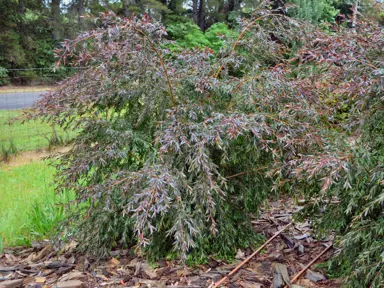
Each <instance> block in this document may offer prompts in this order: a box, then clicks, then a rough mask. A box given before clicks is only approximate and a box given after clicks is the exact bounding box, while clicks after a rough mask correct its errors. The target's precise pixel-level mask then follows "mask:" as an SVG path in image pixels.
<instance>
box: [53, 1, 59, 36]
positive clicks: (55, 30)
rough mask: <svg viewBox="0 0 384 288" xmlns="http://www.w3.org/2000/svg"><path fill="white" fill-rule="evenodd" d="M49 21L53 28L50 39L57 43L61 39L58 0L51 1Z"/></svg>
mask: <svg viewBox="0 0 384 288" xmlns="http://www.w3.org/2000/svg"><path fill="white" fill-rule="evenodd" d="M51 20H52V28H53V33H52V37H53V39H54V40H55V41H59V40H60V39H61V29H60V28H61V27H60V23H61V21H60V0H52V2H51Z"/></svg>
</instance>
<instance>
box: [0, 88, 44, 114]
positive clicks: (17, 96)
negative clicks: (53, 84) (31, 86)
mask: <svg viewBox="0 0 384 288" xmlns="http://www.w3.org/2000/svg"><path fill="white" fill-rule="evenodd" d="M44 93H45V92H10V93H0V110H10V109H21V108H27V107H31V106H32V104H33V103H34V102H35V101H36V100H37V99H39V98H40V96H41V94H44Z"/></svg>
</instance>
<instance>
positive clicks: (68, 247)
mask: <svg viewBox="0 0 384 288" xmlns="http://www.w3.org/2000/svg"><path fill="white" fill-rule="evenodd" d="M299 209H301V207H300V206H297V205H296V204H294V203H293V201H291V200H279V201H274V202H269V203H268V208H267V207H263V209H262V211H263V212H262V214H261V216H260V217H259V218H258V219H255V220H254V221H253V224H254V227H255V230H256V231H257V232H259V233H262V234H264V235H265V238H266V239H269V238H270V237H272V236H273V235H274V234H275V233H276V232H277V231H279V230H280V229H282V228H283V227H284V226H285V225H287V224H289V223H290V222H291V221H292V215H293V213H294V212H296V211H297V210H299ZM332 240H333V239H332V236H330V237H328V238H325V239H315V238H314V236H313V235H312V227H311V224H310V223H309V222H304V223H296V222H295V223H294V224H293V225H291V226H290V227H289V228H287V229H286V230H285V231H284V232H283V233H281V234H280V235H279V236H278V237H276V238H275V239H274V240H273V241H272V242H270V243H269V244H268V245H267V246H266V248H265V249H264V250H263V251H262V252H261V253H259V254H257V255H256V256H254V257H253V258H252V259H251V260H250V261H249V262H248V263H247V264H245V265H244V266H242V267H241V268H240V269H239V270H238V271H237V272H236V273H235V274H234V275H233V276H232V277H230V278H229V280H226V281H225V282H224V284H223V285H221V286H220V287H229V288H237V287H239V288H240V287H242V288H251V287H254V288H263V287H273V288H283V287H293V288H299V287H305V288H306V287H308V288H316V287H335V288H336V287H341V284H342V283H341V281H340V280H338V279H337V280H330V279H328V277H327V275H326V274H325V272H324V271H321V270H318V269H316V264H319V263H321V262H324V261H327V260H328V259H329V258H331V257H332V255H333V254H334V253H335V251H334V249H333V248H331V249H329V250H328V251H327V252H326V253H325V254H324V255H322V256H321V257H320V258H319V260H318V261H317V262H316V263H315V264H314V265H312V266H311V267H310V268H309V269H308V270H306V271H305V272H304V273H303V274H302V275H301V276H300V277H299V279H298V280H297V281H296V282H295V283H294V285H291V284H290V279H292V278H293V277H294V276H295V275H296V274H297V273H298V272H299V271H301V270H302V269H303V268H304V267H305V266H306V265H307V264H308V263H310V262H311V261H312V260H313V259H314V258H315V257H316V256H318V255H319V254H320V253H321V252H322V251H323V250H324V249H325V248H326V247H328V246H329V245H332ZM76 246H77V244H76V243H75V242H71V243H68V244H65V245H64V246H63V247H60V248H58V247H56V246H54V245H52V244H51V243H49V242H39V243H34V245H33V247H32V248H26V247H13V248H8V249H5V250H4V252H3V254H0V288H16V287H35V288H38V287H39V288H48V287H57V288H66V287H74V288H76V287H150V288H152V287H159V288H165V287H174V288H184V287H190V288H201V287H212V286H213V285H214V283H216V282H218V281H219V280H220V279H222V278H223V277H225V276H226V275H228V273H230V272H231V271H232V270H233V269H234V268H236V267H237V266H238V265H239V263H240V262H241V261H243V260H244V259H245V258H246V257H248V256H249V255H251V254H252V252H253V251H255V250H256V249H257V248H258V247H252V248H248V249H245V250H244V251H242V250H238V251H237V254H236V261H235V263H225V262H224V261H219V260H215V259H211V260H210V262H209V263H208V264H207V265H200V266H198V267H186V266H184V265H183V264H182V263H181V262H180V261H166V260H162V261H159V262H158V263H157V266H156V267H154V266H153V265H150V264H148V263H147V262H146V261H145V260H144V259H141V258H138V257H135V256H134V255H132V253H130V251H128V250H117V251H113V252H112V255H111V257H109V258H108V259H104V260H102V261H98V262H96V261H93V260H92V259H90V258H88V257H87V256H86V255H81V254H78V253H76V252H75V249H76Z"/></svg>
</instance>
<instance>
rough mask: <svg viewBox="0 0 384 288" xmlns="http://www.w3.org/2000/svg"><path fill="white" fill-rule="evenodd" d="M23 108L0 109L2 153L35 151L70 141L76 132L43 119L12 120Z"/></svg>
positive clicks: (0, 144) (0, 148) (0, 143)
mask: <svg viewBox="0 0 384 288" xmlns="http://www.w3.org/2000/svg"><path fill="white" fill-rule="evenodd" d="M21 113H22V111H21V110H0V153H1V154H3V157H2V155H0V160H1V158H6V157H4V156H6V155H4V154H7V153H8V154H15V153H17V152H21V151H33V150H38V149H43V148H49V147H51V146H53V145H63V144H65V143H68V142H69V141H70V139H72V138H73V137H74V136H75V132H71V133H67V132H64V131H63V130H62V129H61V128H59V127H52V126H51V125H50V124H47V123H42V122H41V121H29V122H26V123H24V124H21V122H20V121H16V122H14V121H12V119H15V118H17V117H19V116H20V115H21Z"/></svg>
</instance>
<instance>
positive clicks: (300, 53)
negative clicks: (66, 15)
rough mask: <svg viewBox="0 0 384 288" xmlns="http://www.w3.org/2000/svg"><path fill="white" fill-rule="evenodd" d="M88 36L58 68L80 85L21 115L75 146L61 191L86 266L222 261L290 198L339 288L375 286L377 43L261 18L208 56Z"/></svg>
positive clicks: (141, 31)
mask: <svg viewBox="0 0 384 288" xmlns="http://www.w3.org/2000/svg"><path fill="white" fill-rule="evenodd" d="M98 21H100V22H101V25H100V27H101V28H98V29H95V30H91V31H89V32H87V33H84V34H81V35H79V37H78V38H76V39H75V40H72V41H67V42H65V44H64V46H63V47H65V48H64V50H62V51H57V52H58V57H59V64H60V63H71V64H72V65H75V66H76V65H80V66H83V67H86V69H85V70H83V71H80V72H79V73H78V74H76V75H75V76H74V77H72V78H70V79H68V80H66V81H64V82H63V83H62V84H61V86H60V88H59V89H58V90H57V91H55V92H52V93H51V94H48V95H45V97H44V98H43V99H42V100H41V101H40V102H39V103H38V104H37V105H35V112H34V115H32V116H34V117H43V118H45V119H46V120H48V121H51V122H54V123H56V124H59V125H61V126H63V127H66V128H67V129H72V128H76V129H80V130H81V132H80V133H79V134H78V137H77V138H76V139H75V143H74V146H73V148H72V149H71V151H69V152H68V153H67V154H66V155H64V156H63V157H62V159H61V164H60V166H59V167H58V175H57V185H58V191H60V190H66V189H70V190H74V191H75V192H76V195H77V198H76V202H77V203H79V204H81V205H79V207H80V208H79V210H78V213H77V214H76V215H75V218H74V220H75V222H74V223H75V225H76V227H77V229H76V237H78V239H80V240H81V243H82V248H83V249H84V250H85V251H88V252H91V253H96V254H98V255H104V254H106V253H108V251H109V250H110V249H111V247H113V246H114V245H127V246H128V245H136V247H137V248H138V250H139V251H141V252H142V253H145V254H147V255H152V256H155V257H159V256H165V255H167V254H169V253H170V252H171V251H173V252H175V253H176V254H178V255H180V256H182V257H183V258H184V259H185V258H188V257H192V258H193V259H195V260H198V261H202V260H204V259H206V257H207V256H208V255H212V254H214V255H216V256H221V257H228V256H229V255H233V253H234V252H235V250H236V247H245V246H250V245H252V244H254V243H255V241H257V240H258V237H257V235H254V233H252V228H251V225H250V222H251V221H250V219H251V217H252V215H257V212H258V207H259V205H260V204H261V203H262V202H263V201H264V200H266V199H267V198H268V197H269V196H270V195H271V194H272V193H294V194H296V195H298V194H300V195H304V196H305V197H307V198H308V202H309V203H310V204H309V205H308V207H307V208H306V210H305V212H308V213H306V214H305V212H303V213H304V215H305V216H314V218H313V219H314V222H315V223H316V225H317V227H318V228H319V231H320V232H321V231H323V232H325V231H327V233H329V232H330V231H329V230H330V229H332V230H334V231H335V232H336V233H337V236H338V239H339V242H338V245H339V246H340V248H341V252H340V254H339V255H338V258H336V260H335V261H334V262H333V265H336V266H337V265H339V267H341V268H343V269H344V270H343V271H344V273H345V274H346V275H348V276H350V277H349V280H348V281H349V282H348V284H349V285H350V286H352V287H358V286H361V285H363V286H367V285H368V286H369V285H371V286H372V287H379V286H380V283H381V282H382V281H383V260H382V259H383V256H382V253H383V250H382V247H383V232H384V229H383V221H382V220H383V190H384V189H383V184H384V180H383V176H384V172H383V137H382V135H383V127H384V121H383V74H384V73H383V71H384V70H383V69H384V67H383V65H384V61H383V50H382V47H384V45H383V44H384V43H383V41H384V40H383V39H384V38H383V31H382V30H381V29H380V28H379V27H376V26H375V25H372V24H367V23H359V25H358V26H357V28H356V29H355V30H349V29H344V28H342V29H340V31H339V32H333V33H324V32H321V31H318V30H316V28H314V27H312V26H311V25H309V24H306V25H305V28H306V29H303V24H302V23H299V22H297V21H294V20H292V19H291V18H288V17H286V16H283V15H281V14H278V15H276V14H274V13H272V14H271V13H270V12H269V11H267V10H260V11H258V12H255V13H254V15H253V16H252V17H251V18H250V19H247V20H245V19H243V20H242V21H241V22H240V23H239V36H238V38H237V39H236V40H231V39H228V40H227V41H228V42H227V43H226V45H224V46H223V48H222V49H220V51H219V52H218V53H216V54H213V50H211V49H208V48H207V49H189V50H182V49H181V51H179V53H175V51H170V50H169V48H167V47H172V45H173V44H172V42H170V41H169V40H166V39H165V36H166V30H165V28H164V27H163V26H162V25H160V24H158V23H156V22H152V21H150V20H149V18H148V17H143V18H130V19H121V18H118V17H116V16H115V15H114V14H103V15H102V16H101V18H100V19H99V20H98ZM309 30H311V33H308V31H309ZM321 229H322V230H321ZM356 285H357V286H356Z"/></svg>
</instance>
